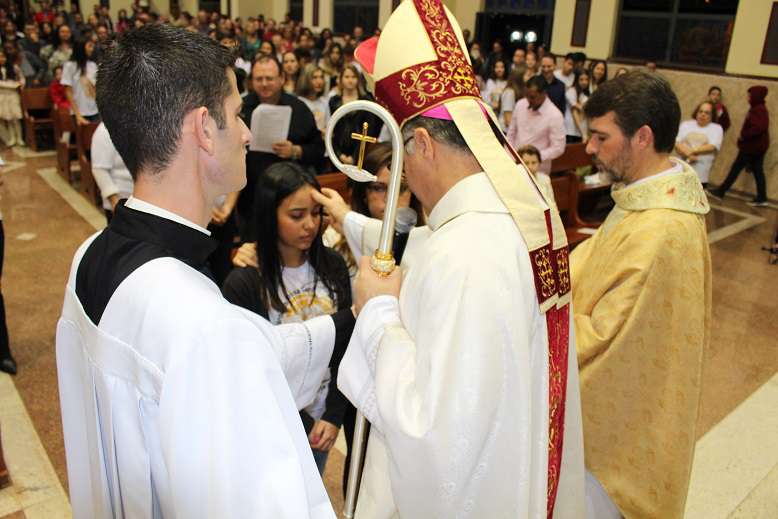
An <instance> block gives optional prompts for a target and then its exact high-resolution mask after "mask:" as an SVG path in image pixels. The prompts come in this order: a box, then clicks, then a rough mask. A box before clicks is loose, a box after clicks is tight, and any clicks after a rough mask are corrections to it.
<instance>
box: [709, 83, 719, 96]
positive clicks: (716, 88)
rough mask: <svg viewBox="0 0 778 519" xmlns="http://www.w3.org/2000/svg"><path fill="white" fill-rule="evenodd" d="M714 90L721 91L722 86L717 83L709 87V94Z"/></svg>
mask: <svg viewBox="0 0 778 519" xmlns="http://www.w3.org/2000/svg"><path fill="white" fill-rule="evenodd" d="M714 90H718V91H719V92H721V87H719V86H716V85H713V86H712V87H710V88H709V89H708V95H710V94H711V92H713V91H714Z"/></svg>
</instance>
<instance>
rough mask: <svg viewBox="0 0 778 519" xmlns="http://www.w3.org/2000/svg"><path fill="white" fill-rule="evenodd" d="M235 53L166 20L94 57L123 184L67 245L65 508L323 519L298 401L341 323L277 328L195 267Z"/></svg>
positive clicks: (236, 100) (222, 152)
mask: <svg viewBox="0 0 778 519" xmlns="http://www.w3.org/2000/svg"><path fill="white" fill-rule="evenodd" d="M160 49H164V52H161V51H160ZM232 64H233V57H232V56H231V54H230V53H229V51H227V50H226V49H225V48H223V47H221V46H219V45H218V44H217V43H215V42H212V41H211V40H210V39H209V38H208V37H207V36H204V35H200V34H197V33H190V32H188V31H185V30H182V29H176V28H173V27H170V26H165V25H147V26H144V27H143V28H141V29H138V30H136V31H132V32H130V33H128V34H126V35H125V36H123V37H122V38H121V39H119V40H118V42H117V43H116V44H114V46H113V47H111V48H110V49H108V51H107V53H106V55H105V56H104V58H103V61H102V63H101V68H100V72H99V73H98V81H97V102H98V105H99V107H100V112H101V114H102V116H103V120H104V122H105V126H106V128H107V129H108V133H109V134H110V137H111V140H112V142H113V143H114V145H115V146H116V148H117V150H118V151H119V153H120V154H121V156H122V158H123V159H124V163H125V164H126V165H127V168H128V169H129V171H130V172H131V173H132V175H133V177H134V179H135V186H134V191H133V196H132V197H130V199H129V200H127V202H126V203H125V204H119V205H117V207H116V212H115V214H114V217H113V219H112V221H111V224H110V225H109V226H108V227H107V228H106V229H105V230H104V231H102V232H100V233H98V234H96V235H94V236H92V237H91V238H89V239H88V240H87V241H86V242H85V243H84V244H83V245H82V246H81V247H80V248H79V250H78V251H77V252H76V256H75V258H74V261H73V266H72V269H71V273H70V278H69V281H68V285H67V288H66V291H65V303H64V306H63V310H62V317H61V318H60V321H59V323H58V326H57V372H58V378H59V389H60V398H61V405H62V424H63V431H64V439H65V450H66V455H67V464H68V481H69V483H70V485H69V486H70V498H71V504H72V507H73V515H74V517H100V518H105V517H116V518H123V517H128V518H152V517H153V518H158V517H179V518H183V517H185V518H205V517H273V518H279V517H280V518H289V519H298V518H316V519H319V518H321V519H334V518H335V514H334V512H333V510H332V506H331V505H330V502H329V498H328V497H327V493H326V492H325V490H324V486H323V484H322V481H321V478H320V477H319V474H318V472H317V470H316V466H315V464H314V460H313V457H312V455H311V450H310V447H309V444H308V441H307V438H306V436H305V433H304V431H303V428H302V424H301V422H300V418H299V415H298V413H297V409H298V408H302V407H305V406H306V405H308V404H310V403H311V402H312V401H313V399H314V398H315V395H316V392H317V390H318V387H319V383H320V381H321V379H322V378H323V373H324V371H325V370H326V369H327V367H328V364H329V363H330V357H331V355H332V352H333V344H334V341H335V338H336V337H337V336H338V334H340V333H342V332H343V330H344V329H346V328H347V326H348V325H347V322H348V319H344V320H343V322H340V323H338V322H337V320H336V319H333V318H332V317H330V316H322V317H320V318H317V319H313V320H310V321H308V322H306V323H302V324H290V325H285V326H279V327H273V326H271V325H270V324H269V323H268V322H267V321H265V320H264V319H262V318H260V317H258V316H256V315H254V314H251V313H249V312H247V311H243V310H241V309H239V308H238V307H235V306H233V305H230V304H229V303H227V302H226V301H225V300H224V299H223V298H222V296H221V293H220V291H219V288H218V287H217V286H216V284H215V283H213V282H212V281H211V280H210V279H209V276H208V270H207V267H206V266H205V260H206V258H207V256H208V255H209V254H210V253H211V251H212V250H213V249H214V248H215V245H216V244H215V242H213V240H212V239H211V238H210V237H209V232H208V231H207V230H206V229H205V226H206V225H207V224H208V222H209V221H210V219H211V211H212V207H213V205H214V202H215V200H216V199H217V198H218V197H220V196H222V195H225V194H227V193H231V192H235V191H237V190H239V189H240V188H241V187H242V186H243V185H244V184H245V182H246V170H245V154H246V152H245V149H246V145H247V144H248V142H249V140H250V133H249V131H248V128H247V127H246V126H245V124H243V122H242V120H241V118H240V110H241V98H240V95H239V93H238V89H237V84H236V80H235V74H234V72H233V71H232V69H231V67H232ZM346 317H348V316H346ZM350 319H351V322H352V323H353V316H351V317H350ZM333 357H334V358H333V360H332V361H333V362H338V361H339V360H338V359H337V355H334V356H333Z"/></svg>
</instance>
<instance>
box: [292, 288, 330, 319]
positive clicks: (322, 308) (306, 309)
mask: <svg viewBox="0 0 778 519" xmlns="http://www.w3.org/2000/svg"><path fill="white" fill-rule="evenodd" d="M312 288H313V287H310V286H309V287H304V288H302V289H299V290H293V291H291V292H289V303H291V304H289V303H287V305H286V312H284V314H283V315H282V316H281V322H282V323H301V322H303V321H307V320H308V319H313V318H314V317H318V316H320V315H329V314H333V313H335V302H334V301H333V300H332V299H331V298H330V297H329V295H327V294H322V293H321V291H320V289H321V288H324V289H325V291H326V287H324V286H323V284H322V283H319V284H318V286H317V290H316V292H318V293H317V294H316V297H313V291H312V290H311V289H312Z"/></svg>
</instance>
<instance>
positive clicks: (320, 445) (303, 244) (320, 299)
mask: <svg viewBox="0 0 778 519" xmlns="http://www.w3.org/2000/svg"><path fill="white" fill-rule="evenodd" d="M314 190H316V191H318V190H319V183H318V182H317V180H316V177H315V176H314V175H312V174H311V173H309V172H308V171H306V170H305V169H303V168H302V167H301V166H299V165H298V164H296V163H293V162H279V163H277V164H274V165H272V166H271V167H269V168H268V169H267V170H266V171H265V172H264V173H263V174H262V175H261V176H260V178H259V180H258V181H257V186H256V203H255V205H254V207H255V208H256V214H255V226H256V227H255V228H256V233H257V238H258V240H257V260H258V265H259V266H258V267H244V268H237V269H235V270H233V271H232V272H231V273H230V274H229V276H227V279H226V281H225V282H224V286H223V287H222V291H223V293H224V297H225V298H226V299H227V300H228V301H230V302H231V303H233V304H236V305H238V306H241V307H243V308H246V309H247V310H250V311H252V312H254V313H257V314H259V315H261V316H263V317H265V318H266V319H268V320H269V321H270V322H271V323H272V324H276V325H278V324H285V323H291V322H303V321H307V320H308V319H312V318H314V317H318V316H320V315H329V314H336V313H338V312H351V289H350V284H349V273H348V268H347V267H346V263H345V262H344V261H343V259H342V258H341V257H340V255H339V254H338V253H337V252H335V251H333V250H332V249H329V248H327V247H325V246H324V244H323V243H322V221H321V206H320V205H319V204H317V203H316V202H314V201H313V199H312V197H311V193H312V192H313V191H314ZM334 319H335V320H336V321H337V320H338V316H337V315H335V316H334ZM345 340H348V338H345ZM331 371H332V373H328V376H325V378H324V379H323V380H322V381H321V386H320V389H319V392H318V394H317V396H316V399H315V400H314V402H312V403H311V404H310V405H308V406H307V407H305V408H304V409H301V410H300V418H301V419H302V422H303V426H304V427H305V431H306V433H307V434H308V439H309V441H310V444H311V449H312V450H313V456H314V459H315V460H316V465H317V467H318V468H319V473H323V472H324V467H325V464H326V462H327V456H328V454H329V450H330V449H331V448H332V446H333V445H334V444H335V439H336V438H337V436H338V430H339V429H340V426H341V425H342V423H343V416H344V413H345V411H346V405H347V403H348V402H347V400H346V398H345V397H344V396H343V394H342V393H341V392H340V391H338V388H337V378H338V376H337V367H333V368H332V370H331ZM258 376H259V374H258Z"/></svg>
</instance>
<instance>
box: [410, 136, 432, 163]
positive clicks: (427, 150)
mask: <svg viewBox="0 0 778 519" xmlns="http://www.w3.org/2000/svg"><path fill="white" fill-rule="evenodd" d="M413 140H414V145H413V146H414V150H415V153H421V155H422V157H424V158H425V159H427V160H434V159H435V150H434V148H433V143H432V137H431V136H430V134H429V132H428V131H427V129H426V128H416V129H415V130H414V131H413Z"/></svg>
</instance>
